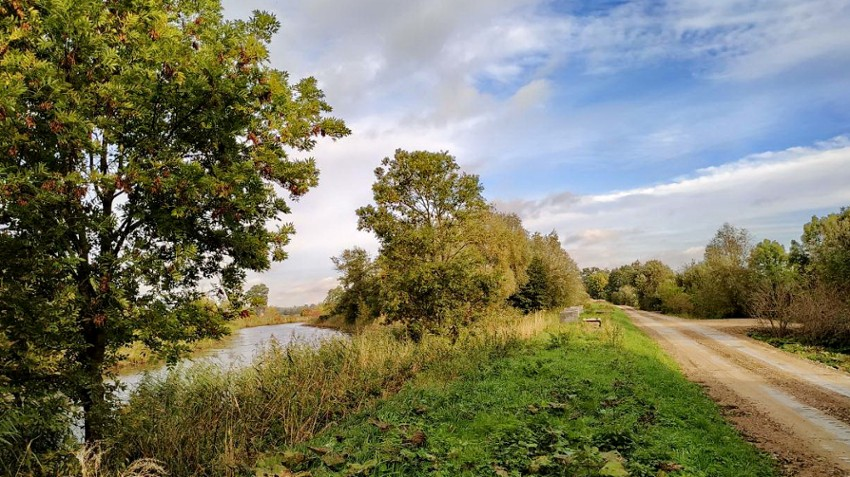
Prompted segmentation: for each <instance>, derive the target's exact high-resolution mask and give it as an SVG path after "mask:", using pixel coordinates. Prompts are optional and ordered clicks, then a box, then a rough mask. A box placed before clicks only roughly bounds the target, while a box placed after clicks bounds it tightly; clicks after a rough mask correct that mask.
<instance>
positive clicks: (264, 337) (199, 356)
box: [116, 323, 348, 401]
mask: <svg viewBox="0 0 850 477" xmlns="http://www.w3.org/2000/svg"><path fill="white" fill-rule="evenodd" d="M346 336H348V335H346V334H345V333H341V332H339V331H336V330H329V329H325V328H315V327H312V326H307V325H305V324H303V323H287V324H283V325H268V326H255V327H251V328H242V329H239V330H236V331H234V332H233V333H232V334H231V335H230V336H227V337H225V338H223V339H222V340H221V341H219V342H217V343H216V344H215V345H214V346H213V347H210V348H206V349H204V350H203V351H201V352H198V353H195V354H193V355H192V357H191V358H187V359H186V360H184V361H181V363H180V364H191V363H194V362H199V361H204V362H214V363H216V364H218V365H220V366H222V367H234V366H236V367H238V366H242V365H246V364H250V363H251V360H252V359H253V358H254V357H255V356H256V355H257V353H258V352H259V351H260V350H262V349H263V347H265V346H266V345H267V344H268V343H269V342H270V341H272V340H275V341H277V342H278V344H280V345H281V346H286V345H287V344H290V343H293V342H297V343H308V344H313V345H318V344H319V343H321V341H322V340H327V339H332V338H341V337H346ZM166 372H168V368H166V367H165V366H160V367H158V368H152V369H146V370H144V371H132V372H126V373H120V374H118V375H117V376H116V380H118V381H120V382H121V383H122V384H123V385H124V389H123V390H120V391H119V392H118V397H119V399H120V400H122V401H126V400H128V399H129V396H130V393H131V392H132V391H133V389H135V388H136V386H137V385H138V384H139V381H141V380H142V378H143V377H144V375H145V374H147V373H153V374H162V373H166Z"/></svg>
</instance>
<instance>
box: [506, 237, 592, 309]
mask: <svg viewBox="0 0 850 477" xmlns="http://www.w3.org/2000/svg"><path fill="white" fill-rule="evenodd" d="M529 243H530V246H531V254H532V259H531V263H530V264H529V267H528V282H527V283H526V284H525V285H524V286H522V287H520V289H519V290H518V291H517V293H516V294H515V295H514V296H512V297H511V299H510V302H511V303H512V304H513V305H514V306H515V307H517V308H519V309H521V310H523V311H525V312H526V313H528V312H531V311H537V310H555V309H559V308H563V307H565V306H567V305H570V304H574V303H578V302H580V301H581V300H583V299H584V298H586V294H585V291H584V284H583V283H582V281H581V273H580V272H579V269H578V266H577V265H576V264H575V262H574V261H573V259H572V258H571V257H570V255H569V254H568V253H567V251H566V250H564V249H563V248H562V247H561V241H560V239H559V238H558V234H556V233H555V232H551V233H549V234H547V235H542V234H539V233H535V234H534V235H532V236H531V238H530V242H529Z"/></svg>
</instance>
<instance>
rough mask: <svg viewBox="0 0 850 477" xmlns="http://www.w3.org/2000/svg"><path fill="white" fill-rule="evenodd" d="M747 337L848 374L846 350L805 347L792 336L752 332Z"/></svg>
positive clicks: (849, 357) (849, 364)
mask: <svg viewBox="0 0 850 477" xmlns="http://www.w3.org/2000/svg"><path fill="white" fill-rule="evenodd" d="M768 331H769V330H768ZM748 335H749V336H750V337H751V338H754V339H757V340H760V341H764V342H765V343H768V344H770V345H771V346H774V347H776V348H779V349H781V350H783V351H787V352H789V353H794V354H796V355H799V356H802V357H804V358H806V359H809V360H812V361H817V362H819V363H823V364H825V365H827V366H830V367H833V368H835V369H839V370H841V371H844V372H848V373H850V350H848V349H843V350H835V349H830V348H828V347H824V346H814V345H807V344H804V343H802V342H800V339H799V338H798V337H796V336H794V335H793V334H791V335H788V336H786V337H783V338H778V337H776V336H773V335H771V334H770V333H769V332H759V331H753V332H750V333H748Z"/></svg>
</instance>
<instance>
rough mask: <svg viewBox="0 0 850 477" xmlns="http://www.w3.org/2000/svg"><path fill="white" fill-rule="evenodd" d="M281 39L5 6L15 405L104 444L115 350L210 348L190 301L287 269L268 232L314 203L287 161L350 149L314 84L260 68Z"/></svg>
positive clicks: (53, 1) (93, 10)
mask: <svg viewBox="0 0 850 477" xmlns="http://www.w3.org/2000/svg"><path fill="white" fill-rule="evenodd" d="M278 27H279V24H278V22H277V21H276V20H275V18H274V17H272V16H271V15H269V14H265V13H262V12H255V13H254V15H253V16H252V17H251V18H250V19H249V20H247V21H238V20H225V19H224V18H223V16H222V12H221V5H220V3H219V1H218V0H191V1H190V0H185V1H184V0H162V1H149V0H108V1H103V0H12V1H9V2H3V3H2V4H1V5H0V267H2V268H0V354H2V355H0V365H2V366H3V368H2V376H3V378H4V379H3V381H4V384H3V385H4V387H5V390H6V392H8V394H9V395H11V396H14V399H15V400H16V402H18V403H19V404H20V405H21V406H25V405H27V404H28V403H29V404H31V403H33V402H38V400H39V399H48V398H53V397H55V396H57V395H61V396H64V397H65V398H67V400H68V401H69V402H70V403H71V404H74V405H79V406H81V407H82V409H83V410H84V414H85V437H86V439H87V440H89V441H92V440H97V439H100V438H102V437H103V436H104V428H105V425H106V424H107V422H108V416H109V415H110V406H109V401H108V396H109V390H108V389H107V386H106V385H105V384H104V370H105V369H107V368H108V367H109V365H110V364H111V363H113V362H114V361H115V360H116V359H117V357H118V355H117V353H118V350H119V349H120V348H121V347H122V346H124V345H126V344H128V343H131V342H134V341H142V342H144V343H145V344H146V345H148V346H149V347H151V348H152V349H155V350H160V351H163V352H168V353H169V354H170V355H171V356H173V355H174V354H176V353H177V352H179V351H180V350H181V349H182V345H184V344H185V343H186V342H189V341H193V340H197V339H200V338H203V337H208V336H217V335H220V334H222V333H223V332H224V328H223V326H222V316H221V314H220V313H219V311H218V309H216V308H210V307H207V306H205V305H203V304H202V303H203V302H202V301H201V300H199V298H201V296H202V293H201V292H202V291H201V289H200V286H201V284H202V283H207V282H213V283H217V284H218V285H217V286H218V288H219V291H220V292H221V293H222V294H227V293H230V292H231V291H235V290H237V289H239V287H241V282H242V279H243V275H244V270H246V269H250V270H264V269H266V268H268V267H269V265H270V261H271V260H282V259H284V258H285V257H286V254H285V252H284V250H283V247H284V246H285V245H286V244H287V242H288V241H289V236H290V234H291V233H292V227H291V226H290V225H283V226H281V227H279V228H277V229H276V230H269V229H267V228H266V226H267V223H268V222H269V221H270V220H271V219H275V218H278V217H279V216H280V214H283V213H287V212H288V211H289V208H288V206H287V202H286V201H285V200H284V195H288V196H289V197H291V198H293V199H294V198H297V197H299V196H301V195H303V194H304V193H305V192H307V190H308V189H310V188H311V187H314V186H315V185H316V184H317V179H318V173H317V169H316V165H315V162H314V161H313V160H312V159H310V158H306V157H301V155H300V154H299V153H302V152H304V151H309V150H311V149H312V148H313V147H314V145H315V143H316V140H317V138H318V137H324V136H329V137H331V138H338V137H342V136H344V135H346V134H348V130H347V129H346V127H345V125H344V123H343V122H342V121H341V120H338V119H335V118H333V117H329V116H328V115H327V113H328V112H329V111H330V110H331V108H330V106H329V105H328V104H327V103H326V102H325V100H324V97H323V94H322V92H321V91H320V90H319V89H318V87H317V83H316V80H314V79H312V78H307V79H305V80H301V81H299V82H297V83H290V82H289V78H288V77H287V74H286V73H285V72H282V71H278V70H275V69H272V68H271V67H269V65H268V49H267V46H268V43H269V41H270V39H271V37H272V35H273V34H274V33H275V32H276V31H277V29H278ZM281 193H283V194H281ZM0 399H6V396H2V397H0Z"/></svg>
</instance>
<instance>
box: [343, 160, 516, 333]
mask: <svg viewBox="0 0 850 477" xmlns="http://www.w3.org/2000/svg"><path fill="white" fill-rule="evenodd" d="M375 177H376V181H375V183H374V185H373V186H372V192H373V196H374V205H368V206H365V207H361V208H359V209H358V210H357V215H358V217H359V227H360V229H361V230H368V231H371V232H374V233H375V235H376V236H377V238H378V241H379V242H380V244H381V250H380V256H379V258H378V266H379V268H380V269H381V280H382V286H381V294H382V301H383V308H384V311H385V313H386V315H387V317H388V318H389V319H390V320H394V321H401V322H403V323H405V324H406V325H407V328H408V331H409V333H410V335H411V336H412V337H413V338H414V339H417V338H418V337H420V336H421V335H422V333H424V332H433V331H440V330H441V329H442V328H445V327H448V328H449V329H450V330H451V331H453V332H456V331H457V329H458V327H459V326H460V325H462V324H464V323H467V322H469V321H471V320H472V319H474V318H475V317H476V316H477V315H478V314H479V313H480V312H481V311H482V310H483V309H484V308H486V306H487V305H488V304H489V303H491V302H492V298H493V296H494V290H496V289H498V288H499V284H500V281H501V279H500V277H499V276H498V275H497V274H496V273H495V272H494V271H493V270H492V269H491V268H488V267H487V266H486V262H485V261H484V260H483V259H482V257H481V254H480V251H478V250H476V249H475V247H474V241H473V240H470V237H468V236H466V235H465V227H466V225H467V224H468V223H469V221H470V220H472V219H473V217H475V216H476V215H477V214H480V213H482V212H483V211H485V210H486V209H487V207H486V204H485V202H484V199H483V198H482V196H481V191H482V188H481V185H480V183H479V181H478V177H477V176H475V175H470V174H466V173H463V172H461V170H460V167H459V166H458V164H457V162H456V161H455V159H454V157H452V156H450V155H449V154H448V153H447V152H427V151H412V152H408V151H404V150H401V149H399V150H396V152H395V155H394V156H393V157H392V158H385V159H384V160H383V161H382V166H381V167H379V168H377V169H376V170H375Z"/></svg>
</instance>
